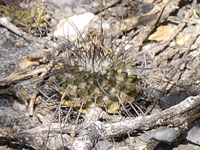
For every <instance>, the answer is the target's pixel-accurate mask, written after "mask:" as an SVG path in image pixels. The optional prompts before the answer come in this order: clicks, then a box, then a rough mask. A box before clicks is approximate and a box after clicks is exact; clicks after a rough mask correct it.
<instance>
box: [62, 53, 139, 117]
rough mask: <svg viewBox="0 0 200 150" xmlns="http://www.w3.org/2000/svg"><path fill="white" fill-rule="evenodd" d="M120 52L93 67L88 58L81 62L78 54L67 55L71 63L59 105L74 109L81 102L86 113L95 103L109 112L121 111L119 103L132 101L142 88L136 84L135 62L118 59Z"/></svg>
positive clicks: (137, 78)
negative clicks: (75, 55) (102, 65)
mask: <svg viewBox="0 0 200 150" xmlns="http://www.w3.org/2000/svg"><path fill="white" fill-rule="evenodd" d="M80 54H81V53H80ZM119 55H120V54H117V55H112V57H110V60H112V61H111V62H110V64H109V65H108V66H107V67H103V68H102V67H96V68H95V69H92V67H90V66H92V65H91V64H89V63H88V62H89V61H91V60H87V61H86V60H84V62H87V64H84V63H83V62H81V59H80V58H79V57H78V56H77V58H76V57H74V58H73V59H70V61H69V62H68V65H69V66H70V64H73V66H70V67H67V68H66V70H65V74H66V75H65V78H66V81H65V82H64V83H63V84H62V86H61V89H60V94H61V95H62V96H63V93H65V95H64V99H63V100H62V105H64V106H69V107H73V108H75V109H77V110H79V109H80V107H81V106H82V105H83V106H82V107H81V110H80V111H81V113H85V112H86V111H87V108H88V107H90V106H91V105H93V104H96V105H97V106H98V107H101V108H102V109H104V110H105V111H107V112H108V113H109V114H114V113H116V112H117V111H120V108H121V104H126V103H127V102H130V103H133V102H134V100H135V97H136V96H137V95H139V94H140V92H141V88H140V87H139V85H138V84H137V83H138V81H139V77H138V76H137V75H136V73H135V72H134V71H132V70H134V63H132V62H123V61H121V59H120V57H119ZM79 56H80V55H79ZM82 56H85V52H82ZM110 56H111V55H110ZM84 59H86V57H85V58H84ZM105 61H108V59H106V60H105ZM101 63H102V64H103V62H102V61H101ZM83 64H84V65H83ZM97 64H98V63H97ZM97 64H96V65H97ZM100 65H101V64H100ZM88 66H89V67H88ZM93 66H94V64H93ZM98 69H99V70H98Z"/></svg>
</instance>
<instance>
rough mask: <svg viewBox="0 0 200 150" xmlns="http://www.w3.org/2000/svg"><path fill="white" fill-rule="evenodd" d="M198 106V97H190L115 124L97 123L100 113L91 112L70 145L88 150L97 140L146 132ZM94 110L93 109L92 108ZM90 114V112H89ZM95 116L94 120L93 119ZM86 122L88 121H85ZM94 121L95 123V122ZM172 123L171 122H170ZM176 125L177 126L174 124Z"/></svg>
mask: <svg viewBox="0 0 200 150" xmlns="http://www.w3.org/2000/svg"><path fill="white" fill-rule="evenodd" d="M198 105H200V95H198V96H191V97H188V98H187V99H185V100H184V101H183V102H181V103H180V104H178V105H175V106H173V107H171V108H169V109H166V110H164V111H162V112H161V113H156V114H153V115H149V116H138V117H136V118H134V119H129V120H125V121H121V122H117V123H103V122H100V121H98V118H99V116H101V114H102V111H93V113H94V114H93V115H92V114H90V116H93V118H91V120H92V121H91V122H90V123H87V125H86V127H83V130H82V131H81V132H80V134H79V136H78V138H77V139H76V140H75V141H74V143H73V145H72V149H73V150H89V149H91V148H92V147H93V146H94V144H95V142H96V141H97V140H98V139H99V138H105V137H115V136H119V135H122V134H127V133H130V132H133V131H135V130H138V129H139V130H147V129H151V128H153V127H156V126H161V125H164V124H166V122H168V120H169V119H172V118H173V117H176V116H177V115H181V114H183V113H185V112H187V111H189V110H191V109H192V108H195V107H197V106H198ZM93 109H94V108H93ZM90 112H91V111H90ZM94 116H96V119H95V118H94ZM86 120H88V119H86ZM95 120H96V121H95ZM170 123H173V122H170ZM176 125H177V124H176Z"/></svg>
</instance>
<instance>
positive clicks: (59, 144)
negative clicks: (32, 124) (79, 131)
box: [48, 134, 70, 149]
mask: <svg viewBox="0 0 200 150" xmlns="http://www.w3.org/2000/svg"><path fill="white" fill-rule="evenodd" d="M54 139H55V146H56V149H59V148H61V147H62V146H63V143H65V144H66V143H69V142H70V136H69V135H67V134H63V135H62V138H61V136H60V135H58V136H57V137H56V138H54ZM62 140H63V143H62ZM52 141H53V139H51V140H49V142H50V143H49V145H48V148H49V149H52V148H53V147H54V145H53V142H52Z"/></svg>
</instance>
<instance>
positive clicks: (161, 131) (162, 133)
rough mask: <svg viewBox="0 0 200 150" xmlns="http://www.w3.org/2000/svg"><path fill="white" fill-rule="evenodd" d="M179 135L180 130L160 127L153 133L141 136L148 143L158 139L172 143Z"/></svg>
mask: <svg viewBox="0 0 200 150" xmlns="http://www.w3.org/2000/svg"><path fill="white" fill-rule="evenodd" d="M178 135H179V130H176V129H174V128H169V127H160V128H158V129H156V130H153V131H148V132H146V133H144V134H143V135H142V136H141V139H142V140H144V141H146V142H148V141H150V140H151V139H156V140H158V141H163V142H172V141H173V140H175V139H176V138H177V136H178Z"/></svg>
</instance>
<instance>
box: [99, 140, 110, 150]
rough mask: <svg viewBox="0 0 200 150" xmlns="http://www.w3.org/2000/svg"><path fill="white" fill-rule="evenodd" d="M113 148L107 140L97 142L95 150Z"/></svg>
mask: <svg viewBox="0 0 200 150" xmlns="http://www.w3.org/2000/svg"><path fill="white" fill-rule="evenodd" d="M112 147H113V144H112V143H110V142H109V141H107V140H104V141H98V143H97V146H96V149H97V150H110V149H111V148H112Z"/></svg>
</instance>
